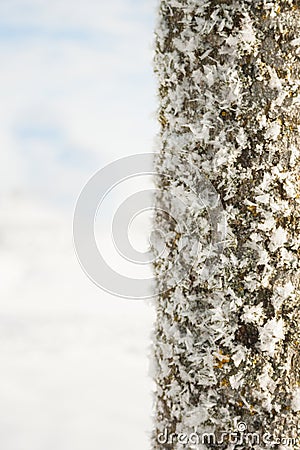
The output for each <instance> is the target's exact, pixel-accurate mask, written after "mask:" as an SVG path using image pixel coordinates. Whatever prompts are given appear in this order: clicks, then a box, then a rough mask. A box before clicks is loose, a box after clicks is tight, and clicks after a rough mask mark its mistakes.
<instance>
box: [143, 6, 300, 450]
mask: <svg viewBox="0 0 300 450" xmlns="http://www.w3.org/2000/svg"><path fill="white" fill-rule="evenodd" d="M156 37H157V39H156V57H155V71H156V74H157V77H158V82H159V97H160V110H159V118H160V123H161V133H160V145H161V151H160V155H159V157H158V161H157V170H158V172H159V173H161V175H162V177H161V178H160V182H159V187H160V189H161V194H160V195H158V196H157V207H158V209H157V212H156V216H155V220H154V221H155V225H156V226H157V227H158V228H160V229H161V230H162V231H163V232H165V233H166V234H165V238H164V239H165V244H166V251H164V252H163V253H162V254H161V255H160V256H157V259H156V262H155V264H154V270H155V273H156V279H157V284H158V287H159V289H160V291H161V295H160V296H159V297H158V299H157V301H156V310H157V319H156V324H155V330H154V345H153V355H154V358H153V360H154V369H153V370H154V378H155V382H156V386H157V389H156V394H155V395H156V397H155V431H154V433H153V440H152V446H153V449H172V450H173V449H177V448H178V449H179V448H197V449H202V448H203V449H205V448H222V449H225V448H232V449H234V448H246V449H248V448H257V449H259V448H293V449H299V448H300V444H299V443H292V444H291V446H290V447H288V446H287V441H284V439H285V438H286V439H291V438H295V437H296V436H297V433H298V432H299V431H300V430H299V428H300V420H299V419H300V412H299V411H300V353H299V345H300V337H299V334H300V317H299V316H300V314H299V313H300V306H299V301H300V296H299V277H300V271H299V269H300V264H299V248H300V247H299V237H300V234H299V229H300V221H299V219H300V185H299V177H300V164H299V155H300V152H299V150H300V138H299V131H300V89H299V87H300V61H299V58H300V10H299V2H298V1H293V0H290V1H289V0H286V1H266V0H265V1H262V0H249V1H246V0H241V1H236V2H235V1H233V0H227V1H226V0H219V1H215V0H207V1H206V0H161V2H160V9H159V22H158V26H157V31H156ZM192 166H194V167H196V168H197V169H199V171H200V172H201V174H202V175H203V176H204V177H205V178H206V179H207V180H209V182H210V183H211V184H212V185H213V186H214V188H215V190H216V191H217V192H218V194H219V196H220V201H221V204H222V207H223V210H224V214H225V216H226V220H227V236H226V247H225V249H224V251H223V252H222V254H221V255H219V257H218V258H215V259H214V260H213V269H214V271H207V270H206V271H205V270H204V269H205V266H207V261H209V258H210V257H208V255H209V252H210V250H209V248H210V247H209V246H210V239H211V234H210V233H209V230H208V228H209V227H208V225H210V224H211V222H210V221H209V220H208V217H209V211H208V208H206V209H201V208H199V207H195V193H193V191H195V192H199V186H198V185H197V183H198V182H199V180H198V178H195V181H194V186H193V185H192V183H193V180H191V177H192V176H194V175H193V173H192V172H193V170H192V169H191V167H192ZM193 188H194V189H193ZM178 197H180V199H181V200H182V201H183V202H184V203H185V205H186V208H181V210H180V211H179V212H178V207H177V205H178ZM176 208H177V210H176ZM162 210H164V211H165V213H163V212H162ZM168 214H170V217H171V216H173V217H174V216H176V217H175V220H177V222H178V223H177V225H176V223H175V221H174V220H171V219H170V218H169V216H168ZM183 224H184V227H185V228H186V229H187V230H188V231H189V232H190V234H191V236H193V239H191V240H192V242H193V243H194V242H195V237H196V238H197V240H198V242H199V244H200V247H199V248H200V250H199V251H198V253H197V252H195V248H194V246H193V247H192V246H191V244H190V243H189V242H188V240H185V241H183V242H181V237H182V236H181V231H180V229H181V228H180V226H181V225H183ZM159 248H160V245H158V244H156V251H157V254H158V251H159ZM175 261H179V265H178V264H177V265H175ZM172 265H173V266H174V267H173V268H172ZM210 265H211V264H210ZM170 268H171V270H170ZM208 272H209V274H210V275H209V276H207V273H208ZM182 274H184V276H182ZM205 274H206V275H205ZM180 277H181V278H183V279H182V280H181V281H178V282H176V283H174V281H173V280H174V279H175V280H179V279H180ZM241 423H243V424H245V425H243V424H241ZM245 427H247V429H246V430H245ZM234 430H238V431H239V432H240V433H239V434H238V437H239V438H240V439H244V438H245V436H244V435H243V433H241V432H242V431H243V430H245V432H249V433H251V432H256V433H258V434H260V437H258V438H257V437H256V436H252V438H253V441H254V443H256V445H253V447H251V445H250V444H249V443H248V444H245V443H244V442H243V443H242V444H240V445H238V444H236V443H234V439H235V437H234V436H231V435H230V436H229V435H226V436H224V435H223V437H222V436H221V435H220V433H221V432H222V431H225V432H228V433H229V432H230V431H234ZM193 432H197V438H196V436H195V435H191V434H190V433H193ZM203 432H206V433H216V434H215V436H216V439H218V442H217V443H215V445H214V444H213V443H212V442H213V437H211V436H210V437H208V439H211V441H210V443H208V442H209V441H205V437H203V436H202V437H200V436H201V433H203ZM172 433H173V435H172ZM181 433H182V434H181ZM244 434H245V433H244ZM250 438H251V436H250ZM277 438H278V439H277ZM299 438H300V434H299ZM197 439H198V441H197V443H198V444H199V439H200V442H202V443H203V442H204V444H203V446H201V445H196V446H194V447H193V445H192V444H193V442H196V440H197ZM258 439H260V443H259V444H257V440H258ZM178 440H179V441H181V442H178ZM222 440H223V441H224V442H223V443H221V441H222ZM263 440H264V441H263ZM280 440H281V443H280ZM205 442H206V443H205ZM291 442H292V441H291Z"/></svg>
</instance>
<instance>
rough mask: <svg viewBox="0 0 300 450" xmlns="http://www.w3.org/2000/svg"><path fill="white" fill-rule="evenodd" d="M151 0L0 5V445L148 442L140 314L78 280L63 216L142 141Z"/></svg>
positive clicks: (145, 308)
mask: <svg viewBox="0 0 300 450" xmlns="http://www.w3.org/2000/svg"><path fill="white" fill-rule="evenodd" d="M155 6H156V0H109V1H106V0H4V1H0V61H1V69H0V90H1V99H0V142H1V150H0V174H1V176H0V359H1V362H2V364H1V373H0V386H1V388H0V404H1V408H0V448H1V449H5V450H16V449H21V448H22V450H41V449H43V450H47V449H49V450H82V449H86V450H98V449H102V448H103V449H104V448H105V449H106V450H117V449H120V448H122V449H123V450H140V449H141V448H143V449H146V448H148V447H150V444H149V435H150V430H151V420H150V414H151V406H152V399H151V382H150V379H149V378H148V353H149V345H150V337H149V336H150V330H151V326H152V322H153V312H152V311H151V310H150V308H149V305H147V304H146V303H145V302H142V301H139V302H132V301H126V300H122V299H119V298H115V297H114V296H112V295H109V294H107V293H105V292H103V291H101V290H100V289H99V288H98V287H96V286H95V285H94V284H93V283H92V282H91V281H90V280H89V279H88V278H87V277H86V275H85V274H84V273H83V271H82V270H81V268H80V266H79V263H78V261H77V259H76V256H75V252H74V248H73V242H72V216H73V209H74V206H75V202H76V199H77V197H78V195H79V193H80V191H81V189H82V187H83V186H84V184H85V183H86V182H87V180H88V179H89V178H90V176H91V175H92V174H94V173H95V171H96V170H98V169H99V168H101V167H102V166H104V165H106V164H108V163H109V162H111V161H113V160H115V159H117V158H121V157H122V156H125V155H131V154H135V153H142V152H149V151H151V150H153V148H154V139H155V134H156V131H157V126H156V122H155V110H156V107H157V105H156V99H155V82H154V76H153V74H152V51H153V50H152V43H153V28H154V19H155ZM138 183H139V181H138V180H137V184H138ZM141 188H142V186H140V185H139V184H138V186H137V189H141ZM130 189H131V188H130ZM119 191H122V192H119ZM119 191H116V193H115V197H114V198H115V200H116V202H117V197H120V198H121V195H127V192H129V187H126V186H124V187H123V186H122V189H119ZM128 195H129V194H128ZM110 210H112V203H111V202H108V207H107V211H108V212H107V215H109V214H110V213H111V211H110ZM102 225H103V224H101V223H100V225H99V226H100V236H101V237H102V241H103V242H104V244H105V245H106V243H107V242H108V241H109V239H110V232H109V230H108V229H105V230H102V228H101V226H102ZM136 234H138V233H136ZM144 235H145V228H144V227H143V226H142V227H140V241H143V239H144V237H145V236H144ZM104 250H105V251H107V253H108V254H109V256H112V260H113V261H112V263H116V266H117V267H118V268H121V269H122V270H123V267H121V265H120V264H119V262H118V261H117V262H116V257H115V255H113V254H112V253H113V250H114V249H111V247H108V248H106V247H105V248H104ZM121 269H120V270H121ZM124 270H125V269H124ZM126 270H127V268H126ZM128 270H129V276H130V274H131V275H132V276H133V277H135V275H136V268H135V267H133V268H131V269H128ZM130 271H131V272H130ZM116 429H117V430H118V432H117V433H116Z"/></svg>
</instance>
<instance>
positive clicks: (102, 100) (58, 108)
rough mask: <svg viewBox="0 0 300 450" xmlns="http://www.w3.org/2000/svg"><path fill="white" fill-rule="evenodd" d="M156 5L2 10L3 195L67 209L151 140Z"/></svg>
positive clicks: (32, 3)
mask: <svg viewBox="0 0 300 450" xmlns="http://www.w3.org/2000/svg"><path fill="white" fill-rule="evenodd" d="M155 3H156V2H155V1H154V0H144V1H143V0H140V1H136V0H125V1H124V0H122V1H120V0H112V1H110V2H106V1H104V0H102V1H101V0H100V1H93V0H88V1H85V2H83V1H81V0H76V1H71V0H64V1H42V0H28V1H26V0H25V1H17V0H10V1H9V2H1V3H0V58H1V61H3V64H2V67H1V74H0V85H1V91H2V92H1V93H2V95H1V102H0V138H1V141H2V146H3V148H2V151H1V156H0V165H1V167H2V168H4V167H5V171H4V174H3V176H2V177H1V181H0V183H1V186H0V187H1V190H2V192H3V191H6V190H14V191H18V192H27V193H33V194H34V195H35V196H40V197H42V198H43V201H44V202H48V201H49V202H50V203H53V202H54V203H56V204H57V205H58V206H60V207H63V208H66V209H70V208H72V207H73V206H74V201H75V199H76V198H77V195H78V193H79V191H80V189H81V187H82V185H83V184H84V182H85V181H86V180H87V178H88V177H89V175H91V174H92V173H93V172H94V171H95V170H96V169H98V168H99V167H101V166H102V165H103V164H106V163H108V162H109V161H111V160H113V159H115V158H118V157H121V156H123V155H127V154H132V153H138V152H143V151H149V150H151V149H152V148H153V138H154V135H155V121H154V119H153V117H154V112H155V108H156V106H155V83H154V77H153V74H152V66H151V63H152V62H151V58H152V45H153V28H154V19H155Z"/></svg>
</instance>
